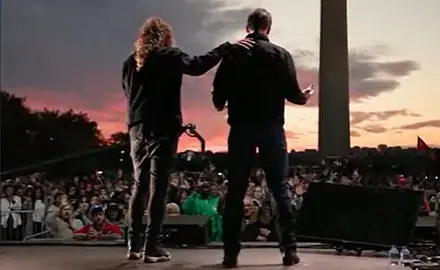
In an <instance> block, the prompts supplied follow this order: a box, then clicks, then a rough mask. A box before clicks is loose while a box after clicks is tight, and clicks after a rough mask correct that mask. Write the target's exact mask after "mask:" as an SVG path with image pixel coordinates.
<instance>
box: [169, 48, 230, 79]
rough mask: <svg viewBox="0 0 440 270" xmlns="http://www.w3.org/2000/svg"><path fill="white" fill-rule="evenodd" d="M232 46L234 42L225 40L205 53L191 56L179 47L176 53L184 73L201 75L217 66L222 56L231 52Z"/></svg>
mask: <svg viewBox="0 0 440 270" xmlns="http://www.w3.org/2000/svg"><path fill="white" fill-rule="evenodd" d="M231 48H232V44H230V43H229V42H225V43H223V44H222V45H220V46H218V47H217V48H215V49H213V50H211V51H210V52H208V53H206V54H205V55H200V56H189V55H188V54H186V53H184V52H183V51H181V50H180V49H178V48H175V50H174V54H175V57H176V60H177V64H178V65H179V67H180V70H181V71H182V73H184V74H186V75H190V76H200V75H203V74H205V73H206V72H208V71H209V70H210V69H212V68H213V67H215V66H216V65H217V64H218V63H219V62H220V60H221V59H222V57H223V56H225V55H227V54H228V53H229V51H230V49H231Z"/></svg>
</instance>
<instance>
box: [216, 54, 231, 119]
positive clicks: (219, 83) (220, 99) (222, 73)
mask: <svg viewBox="0 0 440 270" xmlns="http://www.w3.org/2000/svg"><path fill="white" fill-rule="evenodd" d="M231 68H233V67H232V66H231V58H230V57H225V58H223V60H222V62H221V63H220V65H219V67H218V69H217V72H216V73H215V77H214V82H213V89H212V103H213V104H214V107H215V108H216V109H217V110H218V111H222V110H223V109H224V108H225V105H226V102H227V101H228V94H227V93H228V89H229V87H231V85H230V83H229V82H230V80H231V77H230V72H231Z"/></svg>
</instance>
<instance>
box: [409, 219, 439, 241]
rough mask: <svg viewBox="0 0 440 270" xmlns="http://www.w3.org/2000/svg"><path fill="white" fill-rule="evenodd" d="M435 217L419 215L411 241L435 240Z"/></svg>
mask: <svg viewBox="0 0 440 270" xmlns="http://www.w3.org/2000/svg"><path fill="white" fill-rule="evenodd" d="M436 226H437V217H431V216H419V218H418V219H417V223H416V228H415V230H414V234H413V237H412V240H413V242H425V241H437V239H436Z"/></svg>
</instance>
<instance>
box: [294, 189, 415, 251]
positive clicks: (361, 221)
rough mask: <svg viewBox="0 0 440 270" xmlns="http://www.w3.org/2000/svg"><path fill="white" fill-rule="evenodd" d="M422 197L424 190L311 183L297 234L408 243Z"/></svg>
mask: <svg viewBox="0 0 440 270" xmlns="http://www.w3.org/2000/svg"><path fill="white" fill-rule="evenodd" d="M422 198H423V192H422V191H412V190H403V189H388V188H376V187H358V186H346V185H337V184H330V183H311V184H310V186H309V188H308V190H307V192H306V193H305V194H304V202H303V205H302V207H301V209H300V213H299V218H298V234H299V235H300V236H301V238H303V237H304V238H306V239H314V240H317V241H320V242H329V243H332V242H340V241H342V242H350V243H358V244H365V245H377V246H389V245H399V246H403V245H408V244H409V243H410V241H411V237H412V234H413V232H414V228H415V225H416V222H417V217H418V213H419V209H420V207H421V204H422Z"/></svg>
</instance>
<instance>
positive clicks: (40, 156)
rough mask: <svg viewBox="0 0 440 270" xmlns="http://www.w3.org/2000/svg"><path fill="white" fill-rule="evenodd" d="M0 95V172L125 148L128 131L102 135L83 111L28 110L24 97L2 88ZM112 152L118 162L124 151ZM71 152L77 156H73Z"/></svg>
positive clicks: (69, 160)
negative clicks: (106, 135) (116, 147)
mask: <svg viewBox="0 0 440 270" xmlns="http://www.w3.org/2000/svg"><path fill="white" fill-rule="evenodd" d="M0 95H1V100H0V101H1V103H0V104H1V122H0V124H1V129H0V135H1V137H0V142H1V162H0V164H1V171H2V172H5V171H8V170H12V169H15V168H20V167H26V166H33V165H35V164H39V163H44V162H46V163H47V164H51V163H52V164H57V163H60V162H62V161H63V159H65V160H66V161H67V163H68V164H70V165H73V162H78V160H81V159H84V158H83V156H87V153H89V152H90V153H96V154H98V155H99V154H104V152H105V156H108V154H109V151H106V149H115V147H114V146H121V147H122V148H123V149H125V147H124V146H127V144H128V135H127V133H124V132H118V133H115V134H112V135H111V136H110V137H109V138H105V137H104V136H103V135H102V133H101V131H100V130H99V128H98V124H97V123H96V122H95V121H93V120H91V119H90V118H89V116H88V115H87V113H84V112H75V111H74V110H72V109H70V110H67V111H59V110H53V109H49V108H45V109H43V110H32V109H31V108H30V107H28V106H27V105H26V98H25V97H19V96H16V95H13V94H11V93H8V92H6V91H3V90H1V91H0ZM122 148H121V149H122ZM101 150H102V151H101ZM101 152H102V153H101ZM110 152H111V151H110ZM113 152H114V154H113V155H112V156H113V157H112V158H113V159H117V160H118V161H119V162H120V159H118V155H119V154H120V153H121V152H124V151H122V150H120V149H118V151H113ZM96 154H95V155H94V156H95V157H96ZM75 156H77V157H78V158H77V160H75V158H73V157H75ZM69 157H72V158H69ZM95 159H96V158H95ZM51 160H53V162H50V161H51ZM48 161H49V162H48ZM89 163H90V162H89ZM76 165H78V164H76ZM91 165H96V164H91ZM62 167H64V166H62ZM70 167H71V166H70Z"/></svg>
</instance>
